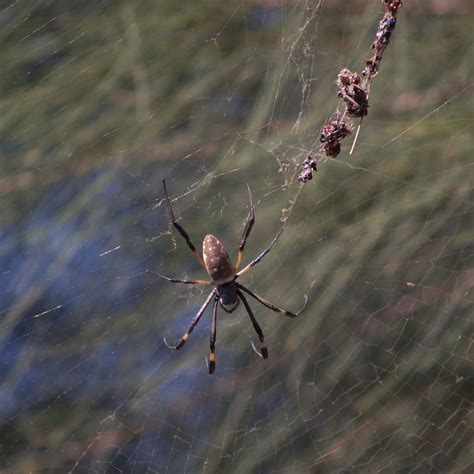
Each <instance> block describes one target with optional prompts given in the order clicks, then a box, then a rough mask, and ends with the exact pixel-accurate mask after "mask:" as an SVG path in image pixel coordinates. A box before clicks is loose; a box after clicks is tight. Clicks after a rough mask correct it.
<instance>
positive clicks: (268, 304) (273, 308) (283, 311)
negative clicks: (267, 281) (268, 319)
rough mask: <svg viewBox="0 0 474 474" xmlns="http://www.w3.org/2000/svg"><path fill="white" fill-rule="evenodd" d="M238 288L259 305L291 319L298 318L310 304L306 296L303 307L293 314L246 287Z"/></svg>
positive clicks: (238, 285) (239, 286)
mask: <svg viewBox="0 0 474 474" xmlns="http://www.w3.org/2000/svg"><path fill="white" fill-rule="evenodd" d="M237 287H238V288H239V289H241V290H243V291H245V292H246V293H248V294H249V295H250V296H252V297H253V298H255V299H256V300H257V301H258V302H259V303H262V304H263V306H266V307H267V308H269V309H271V310H273V311H275V313H280V314H282V315H283V316H288V317H289V318H296V316H298V315H299V314H300V313H301V311H303V310H304V309H305V308H306V304H307V303H308V297H307V296H306V295H305V297H304V304H303V306H302V307H301V308H300V309H299V310H298V311H297V312H296V313H292V312H291V311H287V310H286V309H282V308H279V307H278V306H275V305H274V304H272V303H270V302H269V301H267V300H266V299H264V298H262V297H261V296H259V295H257V294H256V293H254V292H253V291H250V290H249V289H248V288H245V286H243V285H240V284H239V283H237ZM244 304H245V301H244Z"/></svg>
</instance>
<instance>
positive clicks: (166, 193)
mask: <svg viewBox="0 0 474 474" xmlns="http://www.w3.org/2000/svg"><path fill="white" fill-rule="evenodd" d="M163 187H164V188H165V195H166V207H167V208H168V214H169V216H170V221H171V223H172V224H173V225H174V226H175V227H176V229H178V232H179V233H180V234H181V235H182V237H183V238H184V240H186V243H187V244H188V247H189V248H190V249H191V251H192V252H193V254H194V256H195V257H196V260H197V261H198V262H199V264H200V265H201V267H202V268H204V270H205V269H206V266H205V265H204V261H203V259H202V257H201V255H199V253H198V252H197V250H196V247H195V246H194V244H193V243H192V242H191V238H190V237H189V235H188V233H187V232H186V231H185V230H184V228H183V227H182V226H181V224H179V223H178V222H176V218H175V217H174V213H173V209H172V208H171V203H170V197H169V196H168V190H167V189H166V181H165V180H163Z"/></svg>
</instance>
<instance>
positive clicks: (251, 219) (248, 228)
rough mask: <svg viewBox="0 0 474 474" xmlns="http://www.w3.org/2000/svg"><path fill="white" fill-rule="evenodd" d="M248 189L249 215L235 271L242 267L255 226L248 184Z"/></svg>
mask: <svg viewBox="0 0 474 474" xmlns="http://www.w3.org/2000/svg"><path fill="white" fill-rule="evenodd" d="M247 189H248V192H249V215H248V217H247V222H246V224H245V227H244V232H243V234H242V238H241V239H240V244H239V252H238V254H237V261H236V263H235V271H237V270H238V269H239V267H240V262H241V261H242V255H243V254H244V248H245V244H246V242H247V239H248V236H249V235H250V231H251V230H252V227H253V225H254V224H255V211H254V208H253V201H252V193H251V192H250V186H249V185H248V184H247Z"/></svg>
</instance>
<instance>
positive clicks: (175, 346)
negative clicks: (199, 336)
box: [164, 290, 216, 350]
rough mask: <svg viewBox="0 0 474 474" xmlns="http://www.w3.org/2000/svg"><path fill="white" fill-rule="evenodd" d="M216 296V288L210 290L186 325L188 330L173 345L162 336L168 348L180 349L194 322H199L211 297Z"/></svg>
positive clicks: (191, 330) (187, 337) (194, 324)
mask: <svg viewBox="0 0 474 474" xmlns="http://www.w3.org/2000/svg"><path fill="white" fill-rule="evenodd" d="M215 296H216V290H212V291H211V292H210V293H209V296H208V297H207V298H206V301H204V304H203V305H202V306H201V308H199V311H198V312H197V314H196V316H194V318H193V320H192V321H191V324H190V325H189V327H188V330H187V331H186V332H185V333H184V334H183V336H182V337H181V339H180V340H179V341H178V342H177V343H176V344H175V345H174V346H172V345H170V344H168V343H167V342H166V338H164V341H165V344H166V345H167V346H168V347H169V348H170V349H175V350H178V349H181V347H183V346H184V343H185V342H186V341H187V340H188V339H189V335H190V334H191V333H192V332H193V329H194V327H195V326H196V324H197V323H198V322H199V320H200V319H201V316H202V315H203V314H204V311H205V310H206V308H207V306H208V305H209V303H210V302H211V300H212V298H215Z"/></svg>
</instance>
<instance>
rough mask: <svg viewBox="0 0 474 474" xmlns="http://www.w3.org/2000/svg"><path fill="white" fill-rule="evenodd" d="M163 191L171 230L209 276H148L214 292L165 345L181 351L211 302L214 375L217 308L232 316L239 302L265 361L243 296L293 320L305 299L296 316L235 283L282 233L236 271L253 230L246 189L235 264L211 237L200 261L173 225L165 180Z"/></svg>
mask: <svg viewBox="0 0 474 474" xmlns="http://www.w3.org/2000/svg"><path fill="white" fill-rule="evenodd" d="M163 187H164V189H165V196H166V206H167V208H168V214H169V217H170V220H171V223H172V224H173V225H174V227H176V229H177V230H178V232H179V233H180V234H181V235H182V236H183V238H184V240H186V243H187V245H188V247H189V248H190V249H191V251H192V252H193V254H194V256H195V257H196V259H197V261H198V262H199V264H200V265H201V266H202V267H203V268H204V269H205V270H206V272H207V274H208V275H209V280H183V279H180V278H169V277H166V276H164V275H160V274H159V273H155V272H152V271H151V270H147V272H148V273H151V274H153V275H155V276H158V277H160V278H163V279H165V280H168V281H170V282H172V283H184V284H187V285H213V286H214V288H213V290H212V291H211V292H210V294H209V295H208V297H207V298H206V300H205V301H204V304H203V305H202V306H201V308H200V309H199V311H198V312H197V314H196V316H194V318H193V320H192V321H191V323H190V325H189V327H188V329H187V330H186V332H185V333H184V334H183V336H182V337H181V339H180V340H179V341H178V342H177V343H176V344H175V345H174V346H172V345H169V344H168V343H167V342H166V339H165V344H166V345H167V346H168V347H169V348H170V349H174V350H178V349H181V347H183V345H184V344H185V343H186V341H187V340H188V339H189V335H190V334H191V332H192V331H193V329H194V328H195V327H196V325H197V323H198V322H199V320H200V319H201V316H202V315H203V314H204V311H205V310H206V308H207V306H208V305H209V303H210V302H211V301H212V324H211V337H210V347H211V353H210V355H209V373H210V374H212V373H214V369H215V366H216V362H215V361H216V356H215V344H216V328H217V308H218V305H219V304H220V306H221V307H222V309H223V310H224V311H226V312H227V313H232V312H233V311H234V310H235V309H236V308H237V306H238V305H239V302H240V301H242V303H243V304H244V307H245V309H246V311H247V313H248V315H249V317H250V320H251V322H252V325H253V327H254V329H255V332H256V333H257V335H258V338H259V340H260V352H257V351H256V352H257V354H258V355H259V356H260V357H262V358H264V359H267V358H268V350H267V347H266V345H265V341H264V337H263V332H262V329H261V328H260V326H259V324H258V322H257V320H256V319H255V316H254V314H253V312H252V309H251V308H250V305H249V303H248V301H247V299H246V297H245V296H244V293H246V294H248V295H250V296H251V297H252V298H255V299H256V300H257V301H258V302H259V303H261V304H262V305H263V306H266V307H267V308H269V309H271V310H273V311H275V312H276V313H279V314H281V315H283V316H288V317H290V318H295V317H296V316H298V314H300V313H301V311H303V309H304V308H305V306H306V303H307V298H306V296H305V301H304V304H303V306H302V308H300V309H299V310H298V311H297V312H296V313H292V312H291V311H287V310H285V309H282V308H279V307H277V306H275V305H274V304H272V303H270V302H269V301H267V300H266V299H264V298H262V297H261V296H259V295H257V294H255V293H254V292H253V291H251V290H249V289H248V288H246V287H245V286H243V285H241V284H240V283H238V282H237V279H238V278H239V277H240V276H241V275H243V274H244V273H246V272H247V271H248V270H250V269H251V268H252V267H253V266H255V265H256V264H257V263H258V262H260V260H261V259H262V258H263V257H264V256H265V255H267V253H268V252H270V250H271V249H272V247H273V246H274V245H275V243H276V241H277V240H278V237H280V234H281V232H282V229H281V230H280V231H279V232H278V234H277V235H276V237H275V238H274V239H273V240H272V242H271V243H270V245H269V246H268V247H267V248H266V249H265V250H264V251H263V252H262V253H260V254H259V255H258V256H257V257H256V258H254V259H253V260H252V261H251V262H250V263H249V264H248V265H246V266H245V267H244V268H242V270H240V271H239V267H240V263H241V261H242V256H243V254H244V249H245V243H246V242H247V238H248V236H249V235H250V231H251V230H252V227H253V225H254V223H255V213H254V207H253V202H252V194H251V192H250V188H249V187H248V186H247V188H248V193H249V215H248V218H247V222H246V224H245V227H244V232H243V234H242V238H241V240H240V244H239V249H238V253H237V261H236V263H235V265H233V264H232V262H231V259H230V256H229V254H228V253H227V251H226V249H225V248H224V246H223V245H222V244H221V243H220V242H219V240H218V239H217V238H216V237H214V236H213V235H211V234H209V235H206V237H204V241H203V244H202V254H203V257H201V255H199V253H198V252H197V250H196V247H195V246H194V244H193V243H192V241H191V239H190V237H189V235H188V233H187V232H186V231H185V230H184V228H183V227H182V226H181V224H179V223H178V222H177V221H176V219H175V217H174V214H173V209H172V208H171V203H170V199H169V196H168V191H167V189H166V182H165V180H163Z"/></svg>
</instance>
